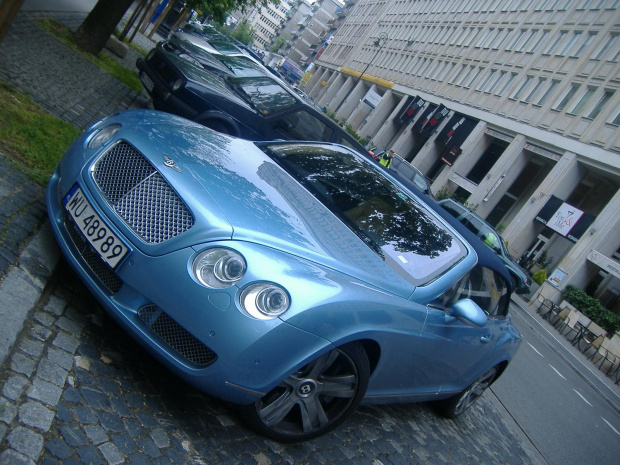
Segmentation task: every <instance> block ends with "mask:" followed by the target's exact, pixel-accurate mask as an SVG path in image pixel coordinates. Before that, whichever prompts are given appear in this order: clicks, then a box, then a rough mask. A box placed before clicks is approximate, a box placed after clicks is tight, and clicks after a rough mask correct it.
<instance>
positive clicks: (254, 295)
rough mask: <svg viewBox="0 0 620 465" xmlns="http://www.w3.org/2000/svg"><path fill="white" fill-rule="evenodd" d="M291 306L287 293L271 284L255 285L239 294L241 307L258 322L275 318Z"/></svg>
mask: <svg viewBox="0 0 620 465" xmlns="http://www.w3.org/2000/svg"><path fill="white" fill-rule="evenodd" d="M290 306H291V299H290V297H289V295H288V293H287V292H286V291H285V290H284V289H282V288H281V287H280V286H278V285H276V284H271V283H256V284H252V285H251V286H249V287H248V288H247V289H245V290H244V291H243V292H242V293H241V307H242V308H243V309H244V310H245V311H246V313H247V314H248V315H250V316H251V317H254V318H257V319H259V320H269V319H272V318H277V317H278V316H280V315H282V314H283V313H284V312H286V311H287V310H288V309H289V307H290Z"/></svg>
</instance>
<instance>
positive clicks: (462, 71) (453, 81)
mask: <svg viewBox="0 0 620 465" xmlns="http://www.w3.org/2000/svg"><path fill="white" fill-rule="evenodd" d="M466 69H467V65H461V69H460V70H459V71H458V73H456V74H455V75H454V76H452V79H450V84H454V83H455V82H456V80H457V79H459V77H460V76H462V74H463V73H464V72H465V70H466Z"/></svg>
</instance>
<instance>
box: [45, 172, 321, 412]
mask: <svg viewBox="0 0 620 465" xmlns="http://www.w3.org/2000/svg"><path fill="white" fill-rule="evenodd" d="M61 165H62V164H61ZM61 174H62V173H61V172H60V171H59V169H57V171H56V172H55V173H54V174H53V176H52V178H51V180H50V183H49V186H48V191H47V208H48V213H49V218H50V223H51V226H52V230H53V232H54V235H55V236H56V239H57V241H58V243H59V246H60V249H61V251H62V253H63V255H64V256H65V257H66V258H67V260H68V261H69V263H70V264H71V265H72V267H73V268H74V269H75V270H76V272H77V273H78V275H79V276H80V278H81V279H82V281H84V283H85V284H86V286H87V287H88V288H89V290H90V291H91V292H92V293H93V294H94V295H95V297H96V298H97V299H98V301H99V302H100V303H101V305H102V306H103V307H104V308H105V309H106V311H108V313H110V315H111V316H112V317H113V318H114V319H115V320H116V321H117V322H118V323H119V324H120V325H121V326H122V327H123V328H124V329H125V330H126V331H127V332H128V333H130V334H131V336H132V337H134V338H135V339H136V340H137V341H138V342H139V343H140V344H141V345H143V346H144V347H145V348H146V349H147V350H148V351H149V352H150V353H151V354H153V355H154V356H155V357H156V358H157V359H159V360H160V361H161V362H162V363H163V364H164V365H165V366H167V367H168V368H169V369H170V370H171V371H173V372H174V373H175V374H176V375H177V376H179V377H180V378H182V379H184V380H185V381H187V382H188V383H190V384H192V385H193V386H195V387H197V388H198V389H200V390H202V391H204V392H207V393H209V394H211V395H214V396H216V397H218V398H221V399H224V400H226V401H230V402H234V403H239V404H246V403H251V402H253V401H255V400H256V399H257V398H258V397H260V396H262V395H264V394H265V393H267V392H268V391H269V390H271V389H272V388H273V387H275V386H276V385H277V384H278V383H279V382H280V381H281V380H282V379H283V378H285V377H286V376H287V375H288V374H289V373H291V372H292V371H294V370H296V369H297V368H299V367H300V366H302V365H303V364H305V363H306V362H307V361H308V360H309V359H310V358H312V357H314V356H315V354H317V353H320V352H322V351H325V350H328V349H329V348H331V344H330V343H329V342H328V341H326V340H325V339H322V338H319V337H316V336H314V335H312V334H310V333H308V332H305V331H302V330H300V329H298V328H295V327H293V326H291V325H289V324H287V323H285V322H283V321H281V320H280V319H275V320H270V321H258V320H254V319H252V318H250V317H248V316H247V315H245V314H244V313H242V312H241V311H240V309H239V307H238V303H237V302H238V294H239V292H240V290H239V289H238V288H237V287H231V288H228V289H221V290H216V291H214V290H210V289H207V288H204V287H202V286H200V285H198V284H197V283H196V282H195V281H194V280H193V279H192V277H191V275H190V271H189V270H190V268H191V266H190V264H191V262H192V259H193V257H194V255H195V253H196V252H195V250H194V249H193V248H191V247H188V248H183V249H180V250H176V251H173V252H170V253H167V254H164V255H161V256H149V255H146V254H144V253H143V252H141V251H140V250H139V249H138V248H137V247H135V246H132V243H133V242H134V241H135V240H137V239H135V238H130V237H127V236H126V235H123V234H122V232H121V231H120V230H119V229H118V228H114V227H113V226H112V225H113V222H111V221H110V220H109V218H107V217H106V215H105V212H104V210H103V209H102V208H100V207H98V203H97V201H96V200H97V195H96V193H92V192H90V191H89V190H88V189H87V188H86V187H85V185H84V184H85V183H83V182H79V184H80V186H81V187H82V190H83V191H84V192H85V194H86V195H87V197H88V198H89V200H90V202H91V204H92V205H93V207H94V208H95V209H96V210H97V213H98V214H99V216H100V217H101V218H102V219H103V220H104V221H106V222H107V224H108V225H109V226H111V229H113V230H114V232H115V234H117V235H118V236H119V237H120V238H121V239H122V240H123V241H124V242H125V243H126V244H127V245H128V246H129V248H130V249H131V250H130V253H129V255H128V256H127V257H126V258H125V259H124V260H123V261H122V262H120V263H119V265H118V266H117V267H116V269H114V270H112V269H111V268H109V267H108V266H107V265H106V264H105V263H103V261H102V260H101V259H100V258H99V257H98V256H97V254H96V253H95V252H94V250H93V249H91V248H90V246H89V245H88V244H87V243H86V242H85V241H83V239H82V236H81V234H80V233H79V231H78V230H77V228H76V229H75V231H72V224H71V221H72V220H71V219H70V218H69V215H68V214H66V213H65V209H64V207H63V205H62V201H61V199H62V196H63V195H64V194H65V193H64V192H60V183H59V180H60V177H61ZM278 348H285V349H286V350H278Z"/></svg>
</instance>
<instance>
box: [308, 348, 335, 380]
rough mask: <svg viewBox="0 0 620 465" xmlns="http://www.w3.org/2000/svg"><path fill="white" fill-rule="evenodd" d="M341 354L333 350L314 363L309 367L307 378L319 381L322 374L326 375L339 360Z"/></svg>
mask: <svg viewBox="0 0 620 465" xmlns="http://www.w3.org/2000/svg"><path fill="white" fill-rule="evenodd" d="M339 355H340V353H339V352H338V351H337V350H332V351H330V352H328V353H326V354H323V355H321V356H320V357H319V358H317V359H316V360H315V361H314V362H312V363H310V365H308V368H309V370H308V374H307V375H306V378H311V379H319V376H321V374H322V373H324V372H325V371H326V370H327V369H328V368H329V367H330V366H331V365H332V364H333V363H334V362H335V361H336V360H337V359H338V356H339Z"/></svg>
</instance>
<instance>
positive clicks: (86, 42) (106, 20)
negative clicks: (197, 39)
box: [73, 0, 280, 55]
mask: <svg viewBox="0 0 620 465" xmlns="http://www.w3.org/2000/svg"><path fill="white" fill-rule="evenodd" d="M170 1H176V0H170ZM132 3H133V0H99V1H98V2H97V4H96V5H95V6H94V7H93V9H92V10H91V12H90V13H89V14H88V16H87V17H86V19H85V20H84V22H83V23H82V24H81V25H80V26H79V27H78V28H77V30H76V31H75V34H74V35H73V39H74V41H75V43H76V44H77V45H78V47H80V48H81V49H82V50H85V51H86V52H89V53H92V54H93V55H98V54H99V52H101V50H103V47H105V44H106V42H107V41H108V39H109V38H110V36H111V35H112V32H114V28H116V26H117V25H118V23H119V21H120V20H121V19H122V17H123V15H124V14H125V13H126V12H127V10H128V9H129V7H130V6H131V4H132ZM181 3H183V9H182V10H181V15H180V16H181V17H183V16H185V18H187V15H188V14H189V11H190V10H199V11H201V12H202V13H203V14H207V15H211V16H212V18H213V20H214V21H215V22H217V23H220V24H221V23H223V22H224V20H225V19H226V16H227V15H228V13H230V12H231V11H234V10H239V9H240V10H246V9H247V8H253V7H261V6H267V5H268V4H269V3H274V4H279V3H280V0H271V1H270V0H186V1H185V2H181Z"/></svg>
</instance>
